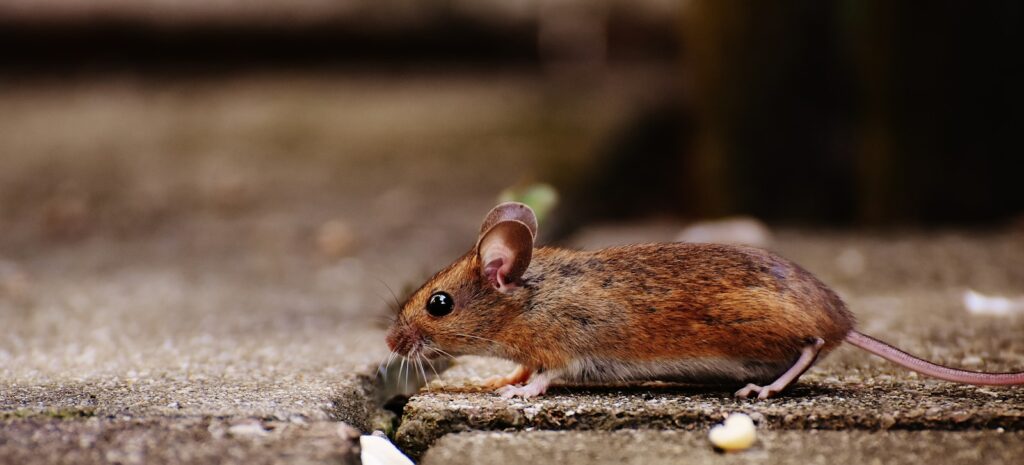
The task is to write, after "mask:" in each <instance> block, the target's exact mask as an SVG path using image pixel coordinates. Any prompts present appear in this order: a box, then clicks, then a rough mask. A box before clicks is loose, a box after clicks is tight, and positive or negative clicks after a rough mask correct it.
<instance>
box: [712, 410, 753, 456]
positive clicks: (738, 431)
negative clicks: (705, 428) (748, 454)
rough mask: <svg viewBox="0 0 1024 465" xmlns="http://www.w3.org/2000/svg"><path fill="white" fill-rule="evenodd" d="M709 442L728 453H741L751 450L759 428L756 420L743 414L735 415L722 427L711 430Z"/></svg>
mask: <svg viewBox="0 0 1024 465" xmlns="http://www.w3.org/2000/svg"><path fill="white" fill-rule="evenodd" d="M708 440H710V441H711V444H712V445H714V446H715V447H717V448H719V449H722V450H724V451H726V452H731V451H740V450H744V449H748V448H750V446H752V445H754V441H756V440H757V428H756V427H754V420H753V419H751V418H750V417H749V416H747V415H746V414H743V413H734V414H732V415H729V418H726V419H725V422H724V423H723V424H721V425H716V426H715V427H713V428H711V431H710V432H709V433H708Z"/></svg>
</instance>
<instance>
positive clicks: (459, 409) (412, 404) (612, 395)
mask: <svg viewBox="0 0 1024 465" xmlns="http://www.w3.org/2000/svg"><path fill="white" fill-rule="evenodd" d="M814 378H817V379H812V380H808V381H809V382H806V383H804V384H802V385H801V386H800V387H798V388H796V389H795V390H794V391H793V392H792V393H791V394H790V395H789V396H786V397H783V398H779V399H774V400H769V401H749V400H736V399H734V398H733V397H732V395H731V392H730V391H718V392H708V391H707V389H704V388H691V389H685V388H680V387H669V386H648V387H636V388H629V389H625V388H622V389H616V388H608V387H592V388H573V389H567V388H558V389H554V390H553V391H551V392H550V393H549V395H547V396H545V397H541V398H538V399H531V400H529V401H522V400H505V399H502V398H500V397H498V396H497V395H494V394H484V393H431V394H421V395H418V396H415V397H413V398H412V399H411V400H410V401H409V403H408V404H407V405H406V406H405V411H404V415H403V421H402V424H401V426H400V427H399V429H398V432H397V435H396V442H397V444H398V445H399V447H401V448H402V449H403V450H405V451H407V452H408V453H410V454H412V455H414V456H415V455H418V454H421V453H423V452H424V451H425V450H426V449H427V448H428V447H430V445H431V444H433V443H434V442H435V441H437V440H438V439H439V438H441V437H442V436H444V435H446V434H449V433H458V432H465V431H474V430H491V431H514V430H532V429H541V430H616V429H632V428H651V429H662V428H665V429H686V430H693V429H697V430H704V429H706V428H708V427H710V426H711V425H713V424H715V423H719V422H721V421H722V420H723V419H724V418H725V416H727V415H728V414H729V413H734V412H744V413H747V414H749V415H751V416H752V417H753V418H754V419H755V420H756V421H757V422H758V423H759V424H760V425H761V426H762V427H765V428H769V429H801V430H802V429H832V430H851V429H853V430H885V429H908V430H919V429H936V430H963V429H994V428H1003V429H1006V430H1022V429H1024V390H1021V389H986V388H975V387H966V386H957V385H950V384H940V383H932V382H921V383H913V384H911V383H904V382H892V381H890V382H873V383H863V382H858V383H854V382H850V381H843V380H825V379H822V378H821V377H820V376H817V377H814Z"/></svg>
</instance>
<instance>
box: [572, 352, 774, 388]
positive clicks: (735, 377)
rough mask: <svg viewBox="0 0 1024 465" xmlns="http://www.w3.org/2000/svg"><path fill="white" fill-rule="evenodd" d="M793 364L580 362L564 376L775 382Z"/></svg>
mask: <svg viewBox="0 0 1024 465" xmlns="http://www.w3.org/2000/svg"><path fill="white" fill-rule="evenodd" d="M790 365H792V364H791V363H778V362H761V361H753V360H742V359H733V358H695V359H687V360H658V361H622V360H608V359H592V358H586V359H576V360H573V361H572V362H571V363H570V364H569V366H567V367H566V370H565V374H564V375H563V377H564V378H565V379H567V380H570V381H578V382H622V381H640V380H647V381H655V380H656V381H683V382H691V383H710V382H730V381H737V382H751V381H771V380H774V379H775V378H777V377H778V376H779V375H781V374H782V373H784V372H785V371H786V370H787V369H788V368H789V367H790Z"/></svg>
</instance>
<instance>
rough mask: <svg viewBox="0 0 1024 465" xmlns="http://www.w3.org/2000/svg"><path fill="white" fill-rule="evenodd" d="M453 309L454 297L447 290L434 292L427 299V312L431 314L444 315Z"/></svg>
mask: <svg viewBox="0 0 1024 465" xmlns="http://www.w3.org/2000/svg"><path fill="white" fill-rule="evenodd" d="M454 309H455V299H452V296H450V295H448V293H447V292H435V293H433V294H431V295H430V299H427V313H430V314H431V315H433V316H445V315H447V314H449V313H451V312H452V310H454Z"/></svg>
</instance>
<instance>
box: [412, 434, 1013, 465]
mask: <svg viewBox="0 0 1024 465" xmlns="http://www.w3.org/2000/svg"><path fill="white" fill-rule="evenodd" d="M1022 453H1024V433H1021V432H998V431H966V432H950V431H885V432H866V431H843V432H839V431H762V432H760V434H759V435H758V442H757V443H755V444H754V446H753V447H752V448H750V449H747V450H745V451H742V452H732V453H721V452H716V451H715V450H713V448H712V447H711V444H710V443H709V442H708V440H707V434H706V433H704V432H688V431H650V430H636V431H615V432H606V431H602V432H597V431H588V432H579V431H534V432H517V433H462V434H454V435H449V436H446V437H445V438H443V439H442V440H441V441H439V442H438V444H437V446H435V447H434V448H432V449H431V450H430V451H429V452H427V455H426V456H425V457H424V458H423V461H422V462H421V463H423V464H424V465H440V464H445V465H461V464H489V463H558V464H564V465H575V464H595V465H599V464H645V465H659V464H679V465H685V464H761V463H765V464H769V463H770V464H777V465H787V464H795V465H796V464H799V465H814V464H821V465H832V464H866V463H872V464H896V463H929V464H947V463H948V464H986V465H997V464H1000V465H1003V464H1005V465H1009V464H1015V463H1018V462H1019V461H1020V456H1021V454H1022Z"/></svg>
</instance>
